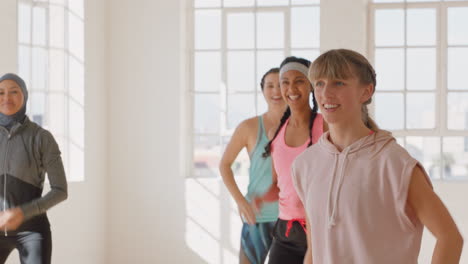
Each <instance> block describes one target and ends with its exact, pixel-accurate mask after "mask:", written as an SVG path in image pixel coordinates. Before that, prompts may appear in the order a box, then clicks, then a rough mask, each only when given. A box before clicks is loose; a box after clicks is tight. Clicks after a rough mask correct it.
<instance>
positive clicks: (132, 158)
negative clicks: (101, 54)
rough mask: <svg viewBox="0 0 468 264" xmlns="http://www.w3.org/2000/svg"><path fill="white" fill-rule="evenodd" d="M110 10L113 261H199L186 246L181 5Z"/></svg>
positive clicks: (119, 2) (117, 4)
mask: <svg viewBox="0 0 468 264" xmlns="http://www.w3.org/2000/svg"><path fill="white" fill-rule="evenodd" d="M108 8H109V27H110V35H109V44H110V45H109V58H110V59H109V113H110V115H109V134H108V135H109V196H108V199H109V202H108V215H109V221H108V224H109V233H110V235H109V237H108V238H109V247H108V256H109V259H108V263H113V264H119V263H125V264H127V263H195V262H194V261H195V260H196V258H192V257H190V254H189V251H188V250H186V247H185V242H184V234H185V210H184V208H185V194H184V182H185V181H184V176H183V175H182V172H181V167H182V166H181V164H182V161H181V158H182V157H181V155H182V153H181V150H180V149H181V142H180V139H181V133H183V131H181V122H180V118H181V111H180V109H181V107H182V105H181V103H182V102H183V98H184V94H183V93H182V91H181V89H182V87H181V86H182V82H183V80H184V79H183V78H184V74H183V72H181V69H183V68H184V67H183V66H184V65H181V63H183V62H185V59H182V58H181V56H182V55H183V54H182V53H181V51H182V50H183V46H184V45H185V39H184V38H183V35H182V34H181V33H184V34H185V30H183V32H181V27H182V28H183V27H184V25H183V24H181V23H183V21H184V17H183V14H184V8H185V7H184V5H183V3H182V1H176V0H174V1H154V0H132V1H128V0H112V1H110V0H109V1H108Z"/></svg>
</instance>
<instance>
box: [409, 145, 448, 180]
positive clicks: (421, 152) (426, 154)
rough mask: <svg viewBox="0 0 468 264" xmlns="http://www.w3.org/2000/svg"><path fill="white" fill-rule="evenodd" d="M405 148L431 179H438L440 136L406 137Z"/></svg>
mask: <svg viewBox="0 0 468 264" xmlns="http://www.w3.org/2000/svg"><path fill="white" fill-rule="evenodd" d="M406 150H407V151H408V152H409V154H410V155H411V156H412V157H413V158H415V159H416V160H418V161H419V162H420V163H421V164H422V165H423V166H424V169H425V170H426V172H427V173H428V174H429V176H430V177H431V178H432V179H440V178H441V177H440V176H441V175H440V165H439V164H438V163H439V161H440V138H439V137H406Z"/></svg>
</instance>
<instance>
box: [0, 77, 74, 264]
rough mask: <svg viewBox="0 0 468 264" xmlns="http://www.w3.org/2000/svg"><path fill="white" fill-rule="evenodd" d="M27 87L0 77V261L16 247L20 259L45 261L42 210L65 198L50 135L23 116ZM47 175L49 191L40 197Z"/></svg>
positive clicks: (48, 242) (47, 246)
mask: <svg viewBox="0 0 468 264" xmlns="http://www.w3.org/2000/svg"><path fill="white" fill-rule="evenodd" d="M27 100H28V90H27V89H26V84H25V82H24V81H23V79H21V78H20V77H19V76H17V75H15V74H12V73H8V74H5V75H4V76H2V77H1V78H0V149H1V150H2V151H1V153H0V159H1V160H3V161H5V162H2V163H1V164H0V173H1V175H2V178H1V181H0V189H1V191H0V204H1V212H0V230H2V231H3V232H4V235H3V236H0V263H4V262H5V261H6V259H7V258H8V256H9V255H10V253H11V252H12V251H13V249H15V248H16V249H18V251H19V253H20V259H21V263H26V264H29V263H40V264H47V263H50V262H51V254H52V238H51V232H50V224H49V220H48V218H47V215H46V212H47V210H48V209H50V208H51V207H53V206H55V205H56V204H58V203H59V202H61V201H63V200H65V199H66V198H67V181H66V179H65V171H64V168H63V164H62V159H61V154H60V150H59V147H58V145H57V143H56V142H55V139H54V137H53V136H52V135H51V134H50V132H49V131H47V130H45V129H43V128H42V127H40V126H39V125H37V124H36V123H34V122H32V121H30V120H29V118H28V117H27V116H26V103H27ZM46 174H47V177H48V180H49V182H50V188H51V190H50V191H49V192H48V193H47V194H46V195H45V196H44V197H42V191H43V186H44V181H45V176H46Z"/></svg>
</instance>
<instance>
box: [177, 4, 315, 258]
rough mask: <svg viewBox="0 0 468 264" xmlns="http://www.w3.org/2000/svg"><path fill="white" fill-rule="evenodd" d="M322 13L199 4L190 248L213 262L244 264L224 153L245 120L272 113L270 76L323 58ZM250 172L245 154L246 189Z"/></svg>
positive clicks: (310, 8)
mask: <svg viewBox="0 0 468 264" xmlns="http://www.w3.org/2000/svg"><path fill="white" fill-rule="evenodd" d="M319 11H320V7H319V0H194V2H193V12H191V15H192V16H193V17H191V18H189V19H188V20H189V25H193V31H192V32H193V36H192V41H191V44H190V45H191V46H192V52H191V55H192V56H191V61H190V66H191V70H190V72H191V78H190V79H191V80H190V81H189V82H188V83H189V84H190V85H191V87H189V93H190V98H191V103H192V105H191V107H190V109H192V110H193V111H191V115H192V118H193V119H192V122H191V124H193V126H192V129H191V130H190V131H188V132H187V134H188V136H189V137H190V138H191V140H190V141H191V142H192V144H191V145H190V146H191V147H192V150H193V151H190V152H191V153H190V159H189V162H188V164H187V167H188V168H189V169H188V171H189V172H191V173H190V175H189V176H190V177H189V178H188V179H187V180H186V210H187V212H186V215H187V216H186V243H187V245H188V247H189V248H191V249H192V250H193V251H194V252H195V253H196V254H198V255H199V256H200V257H201V258H202V259H203V260H204V261H205V262H207V263H235V262H238V250H239V241H240V240H239V236H240V230H241V225H242V223H241V221H240V219H239V215H238V214H237V209H236V204H235V202H234V201H233V200H232V199H231V198H230V195H229V193H228V192H227V190H226V189H225V188H224V184H223V182H222V180H221V178H220V177H219V173H218V165H219V161H220V158H221V156H222V154H223V151H224V147H225V145H226V144H227V142H228V141H229V140H230V137H231V135H232V133H233V132H234V129H235V128H236V127H237V125H238V124H239V123H240V121H242V120H244V119H247V118H249V117H253V116H255V115H259V114H262V113H264V112H265V111H266V103H264V99H263V95H262V93H261V90H260V84H259V83H260V79H261V77H262V76H263V74H264V73H265V72H266V71H267V70H269V69H270V68H273V67H279V64H280V63H281V61H282V60H283V59H284V58H285V57H286V56H290V55H293V56H299V57H305V58H307V59H309V60H313V59H315V58H316V57H317V56H318V55H319V43H320V41H319V40H320V39H319V35H320V34H319V32H320V31H319V26H320V14H319ZM248 167H249V157H248V154H247V153H246V152H245V151H244V152H242V153H241V154H240V155H239V156H238V158H237V160H236V162H235V164H233V170H234V173H235V176H236V177H237V179H236V180H237V183H238V184H239V185H240V186H239V187H240V188H241V190H246V189H247V188H246V187H247V183H248Z"/></svg>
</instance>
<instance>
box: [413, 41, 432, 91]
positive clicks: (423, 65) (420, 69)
mask: <svg viewBox="0 0 468 264" xmlns="http://www.w3.org/2000/svg"><path fill="white" fill-rule="evenodd" d="M407 63H408V64H407V65H408V69H407V75H406V76H407V77H406V79H407V83H406V88H407V89H408V90H435V88H436V75H437V74H436V50H435V48H423V49H411V48H410V49H408V50H407Z"/></svg>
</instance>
